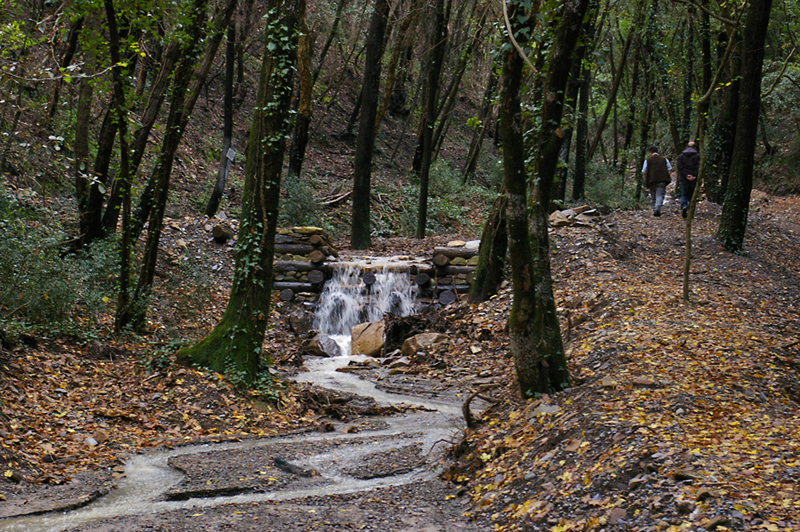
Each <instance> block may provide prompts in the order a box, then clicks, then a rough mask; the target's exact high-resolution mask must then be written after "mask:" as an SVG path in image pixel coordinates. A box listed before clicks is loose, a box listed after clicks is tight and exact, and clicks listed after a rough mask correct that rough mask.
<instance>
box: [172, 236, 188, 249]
mask: <svg viewBox="0 0 800 532" xmlns="http://www.w3.org/2000/svg"><path fill="white" fill-rule="evenodd" d="M175 247H176V248H178V249H188V248H189V246H188V245H187V244H186V241H185V240H184V239H182V238H179V239H178V240H176V241H175Z"/></svg>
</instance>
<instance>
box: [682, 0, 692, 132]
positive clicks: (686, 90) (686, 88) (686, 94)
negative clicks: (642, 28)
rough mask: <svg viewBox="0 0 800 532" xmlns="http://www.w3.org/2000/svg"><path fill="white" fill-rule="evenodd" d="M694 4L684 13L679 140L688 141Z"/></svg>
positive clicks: (690, 120) (690, 109)
mask: <svg viewBox="0 0 800 532" xmlns="http://www.w3.org/2000/svg"><path fill="white" fill-rule="evenodd" d="M694 15H695V10H694V6H692V5H691V4H689V7H688V9H687V13H686V18H687V20H686V43H685V50H686V63H685V68H686V77H685V78H684V83H683V122H682V124H681V140H683V142H684V143H686V142H688V141H689V130H690V129H689V128H690V126H691V123H692V109H693V108H694V105H693V104H692V93H693V92H694V58H695V53H694Z"/></svg>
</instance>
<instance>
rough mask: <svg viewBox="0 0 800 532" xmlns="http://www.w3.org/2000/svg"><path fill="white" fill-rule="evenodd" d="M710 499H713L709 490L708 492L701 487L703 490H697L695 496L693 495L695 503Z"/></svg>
mask: <svg viewBox="0 0 800 532" xmlns="http://www.w3.org/2000/svg"><path fill="white" fill-rule="evenodd" d="M712 497H714V495H713V494H712V493H711V490H709V489H708V488H705V487H703V488H700V489H699V490H697V495H695V497H694V499H695V500H696V501H704V500H706V499H710V498H712Z"/></svg>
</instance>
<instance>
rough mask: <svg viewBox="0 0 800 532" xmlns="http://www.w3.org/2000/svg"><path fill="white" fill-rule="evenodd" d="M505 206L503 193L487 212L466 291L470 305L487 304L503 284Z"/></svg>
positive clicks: (505, 199)
mask: <svg viewBox="0 0 800 532" xmlns="http://www.w3.org/2000/svg"><path fill="white" fill-rule="evenodd" d="M506 205H508V197H507V196H506V193H505V190H504V189H501V190H500V195H499V196H498V197H497V199H495V200H494V203H493V204H492V208H491V209H490V210H489V218H488V219H487V220H486V224H485V225H484V226H483V234H482V235H481V246H480V248H479V250H478V264H477V265H476V266H475V274H474V275H473V278H472V284H471V286H470V291H469V302H470V303H480V302H481V301H486V300H487V299H489V298H490V297H492V296H493V295H494V294H496V293H497V291H498V290H499V289H500V283H502V282H503V269H504V267H505V264H506V251H507V250H508V234H507V233H506Z"/></svg>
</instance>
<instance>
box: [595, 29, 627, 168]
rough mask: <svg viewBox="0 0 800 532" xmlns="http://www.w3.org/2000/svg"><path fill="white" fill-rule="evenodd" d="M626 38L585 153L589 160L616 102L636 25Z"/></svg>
mask: <svg viewBox="0 0 800 532" xmlns="http://www.w3.org/2000/svg"><path fill="white" fill-rule="evenodd" d="M628 31H629V33H628V38H627V39H625V46H624V47H623V48H622V57H620V58H619V65H618V66H617V72H616V73H615V74H614V80H613V82H612V83H611V93H610V94H609V95H608V102H606V108H605V110H604V111H603V116H601V117H600V121H599V122H598V124H597V131H595V134H594V140H592V143H591V145H590V146H589V150H588V151H587V152H586V158H587V159H591V158H592V156H593V155H594V150H595V149H596V148H597V145H598V144H599V142H600V137H602V135H603V130H604V129H605V127H606V122H607V121H608V115H609V114H610V113H611V108H612V107H613V105H614V102H615V101H617V91H618V90H619V86H620V83H621V82H622V76H623V74H624V73H625V65H626V63H627V62H628V52H629V51H630V49H631V43H632V42H633V38H634V36H635V34H636V32H637V31H638V28H637V27H636V25H634V27H632V28H631V29H630V30H628Z"/></svg>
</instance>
